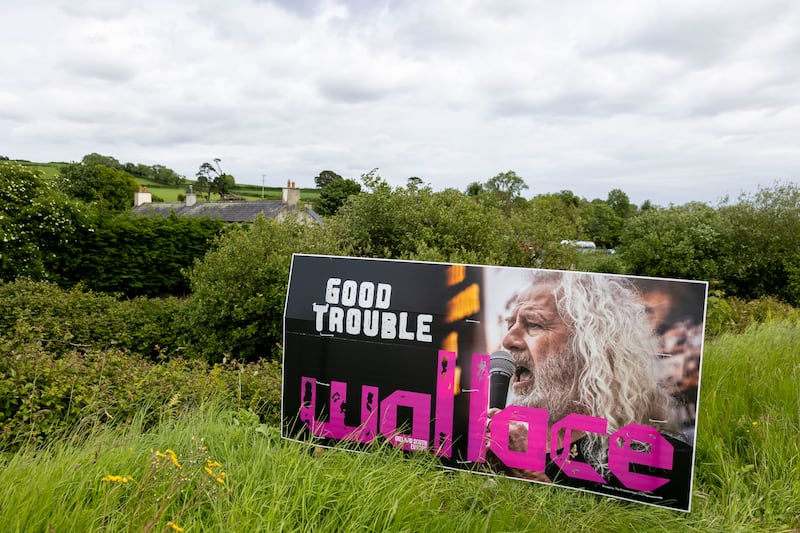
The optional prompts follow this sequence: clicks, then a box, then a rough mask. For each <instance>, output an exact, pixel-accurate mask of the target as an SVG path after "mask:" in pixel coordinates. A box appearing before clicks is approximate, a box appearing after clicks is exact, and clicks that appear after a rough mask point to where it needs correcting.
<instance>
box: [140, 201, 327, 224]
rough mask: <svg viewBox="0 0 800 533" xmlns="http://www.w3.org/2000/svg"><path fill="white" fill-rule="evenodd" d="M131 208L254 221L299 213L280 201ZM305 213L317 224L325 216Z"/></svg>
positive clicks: (150, 212) (154, 213) (145, 212)
mask: <svg viewBox="0 0 800 533" xmlns="http://www.w3.org/2000/svg"><path fill="white" fill-rule="evenodd" d="M132 209H133V213H134V214H137V215H145V216H160V217H168V216H169V215H170V213H172V212H174V213H175V214H176V215H177V216H179V217H192V218H211V219H219V220H222V221H224V222H252V221H254V220H255V219H256V217H258V215H263V216H264V218H273V219H274V218H280V217H281V216H285V215H286V214H288V213H291V212H298V209H297V207H296V206H289V205H288V204H287V203H285V202H282V201H280V200H260V201H259V200H255V201H248V202H197V203H196V204H194V205H189V206H187V205H186V204H185V203H183V202H154V203H144V204H142V205H138V206H135V207H133V208H132ZM305 213H306V214H307V215H308V216H310V217H311V219H312V220H314V221H315V222H317V223H318V224H321V223H322V218H320V216H319V215H318V214H317V213H315V212H314V211H312V210H311V209H307V210H306V211H305Z"/></svg>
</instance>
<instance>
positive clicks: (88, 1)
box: [60, 0, 132, 20]
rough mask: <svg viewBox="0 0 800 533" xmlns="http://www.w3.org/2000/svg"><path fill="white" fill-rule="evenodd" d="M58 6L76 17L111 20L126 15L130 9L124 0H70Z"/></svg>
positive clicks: (128, 3) (129, 4) (129, 5)
mask: <svg viewBox="0 0 800 533" xmlns="http://www.w3.org/2000/svg"><path fill="white" fill-rule="evenodd" d="M60 7H61V10H62V11H63V12H64V13H66V14H67V15H70V16H73V17H77V18H84V17H91V18H97V19H101V20H113V19H117V18H122V17H124V16H125V15H127V14H128V13H129V12H130V11H131V9H132V4H131V3H130V2H127V1H125V0H71V1H69V2H64V3H63V4H62V5H61V6H60Z"/></svg>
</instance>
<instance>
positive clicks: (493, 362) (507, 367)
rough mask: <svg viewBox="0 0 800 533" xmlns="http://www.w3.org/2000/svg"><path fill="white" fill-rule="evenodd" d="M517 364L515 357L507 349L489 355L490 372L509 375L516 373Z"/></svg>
mask: <svg viewBox="0 0 800 533" xmlns="http://www.w3.org/2000/svg"><path fill="white" fill-rule="evenodd" d="M516 368H517V364H516V363H515V362H514V357H513V356H512V355H511V354H510V353H508V352H506V351H505V350H499V351H497V352H494V353H493V354H492V355H490V356H489V373H490V374H495V373H497V374H502V375H504V376H507V377H509V378H510V377H511V376H512V375H514V371H515V370H516Z"/></svg>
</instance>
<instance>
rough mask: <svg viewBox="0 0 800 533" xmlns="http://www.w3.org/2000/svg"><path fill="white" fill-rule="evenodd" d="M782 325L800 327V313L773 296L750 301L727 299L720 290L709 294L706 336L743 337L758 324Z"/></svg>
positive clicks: (734, 298)
mask: <svg viewBox="0 0 800 533" xmlns="http://www.w3.org/2000/svg"><path fill="white" fill-rule="evenodd" d="M781 321H783V322H789V323H795V324H798V323H800V310H798V309H797V308H794V307H792V306H791V305H789V304H786V303H783V302H781V301H780V300H778V299H777V298H775V297H772V296H767V297H764V298H758V299H756V300H749V301H748V300H743V299H741V298H736V297H726V296H725V293H724V292H723V291H721V290H719V289H714V290H711V291H710V292H709V295H708V307H707V312H706V333H708V334H709V335H720V334H723V333H734V334H736V333H742V332H744V331H745V330H747V328H749V327H751V326H753V325H756V324H771V323H773V322H781Z"/></svg>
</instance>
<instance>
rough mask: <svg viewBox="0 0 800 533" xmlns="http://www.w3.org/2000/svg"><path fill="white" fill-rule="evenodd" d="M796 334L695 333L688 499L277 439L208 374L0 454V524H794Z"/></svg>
mask: <svg viewBox="0 0 800 533" xmlns="http://www.w3.org/2000/svg"><path fill="white" fill-rule="evenodd" d="M798 346H800V327H798V323H797V322H796V321H785V320H784V321H769V320H768V321H767V323H761V324H755V325H752V326H750V327H749V328H748V329H747V330H745V331H744V332H743V333H738V334H730V333H726V334H722V335H719V336H717V337H715V338H713V339H711V340H709V341H707V342H706V346H705V351H704V360H703V369H702V386H701V394H700V404H699V422H698V438H697V452H696V467H695V474H694V488H693V491H692V511H691V512H690V513H682V512H677V511H670V510H666V509H662V508H656V507H651V506H646V505H642V504H636V503H630V502H625V501H619V500H612V499H608V498H603V497H599V496H595V495H591V494H585V493H581V492H576V491H572V490H567V489H563V488H558V487H553V486H546V485H539V484H529V483H525V482H521V481H515V480H510V479H506V478H503V477H489V476H484V475H478V474H470V473H465V472H454V471H450V470H445V469H442V468H440V467H438V465H437V462H436V459H435V458H433V457H432V456H430V455H424V454H416V455H412V456H404V454H402V453H400V452H397V451H395V450H393V449H391V448H388V447H376V448H375V449H374V450H373V453H357V452H353V451H348V450H346V449H322V448H318V447H315V446H314V444H313V443H297V442H291V441H285V440H282V439H281V438H280V436H279V429H278V427H277V426H276V425H274V424H263V423H260V422H259V417H258V416H256V415H255V414H254V413H252V412H251V411H249V410H247V409H242V408H241V407H236V406H235V405H234V403H232V402H231V399H230V395H229V394H228V393H226V392H225V391H224V390H223V389H220V390H219V392H218V393H209V394H208V395H207V396H206V397H205V398H203V399H202V401H199V402H197V403H191V402H183V401H182V400H181V398H180V397H177V396H173V397H172V398H171V400H170V401H168V402H164V403H163V404H160V405H150V406H147V408H142V409H141V410H140V411H138V412H137V414H135V415H134V416H132V417H131V418H130V419H129V420H127V421H126V422H125V423H121V424H114V425H113V426H109V425H106V424H94V425H89V426H88V427H84V428H83V429H76V430H75V431H74V432H72V433H70V434H68V435H66V436H65V437H64V438H60V439H56V440H52V441H48V442H46V443H45V444H44V445H23V446H22V447H20V448H18V449H17V450H15V451H9V452H6V453H4V454H2V455H0V472H2V477H3V480H4V483H3V484H2V486H0V524H2V528H1V529H2V530H3V531H7V532H15V531H19V532H23V531H24V532H27V531H55V532H61V531H81V532H89V531H98V532H99V531H103V532H112V531H186V532H189V531H220V532H222V531H224V532H238V531H241V532H253V531H304V532H305V531H308V532H311V531H375V532H377V531H397V532H401V531H414V532H416V531H431V532H438V531H458V532H462V531H463V532H471V531H475V532H478V531H670V532H672V531H719V532H729V531H775V532H797V531H798V530H800V449H799V445H798V443H799V442H800V439H799V438H798V436H800V386H798V384H799V383H800V357H798V353H797V347H798ZM214 371H217V372H218V370H212V372H214ZM187 376H188V374H187ZM162 378H163V376H162ZM179 379H180V378H179V377H177V375H176V374H171V375H170V380H173V381H174V380H179ZM240 380H241V378H240ZM240 383H241V381H240ZM163 385H164V386H166V385H167V383H164V384H163ZM172 385H173V386H174V385H175V383H173V384H172ZM212 391H213V389H212ZM153 420H155V422H153ZM343 448H344V447H343Z"/></svg>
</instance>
